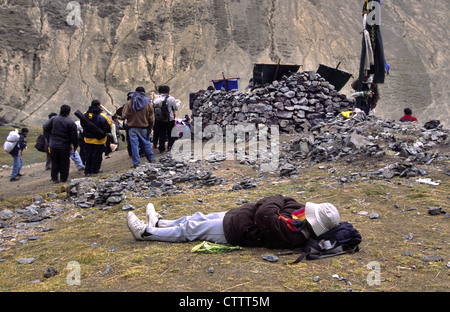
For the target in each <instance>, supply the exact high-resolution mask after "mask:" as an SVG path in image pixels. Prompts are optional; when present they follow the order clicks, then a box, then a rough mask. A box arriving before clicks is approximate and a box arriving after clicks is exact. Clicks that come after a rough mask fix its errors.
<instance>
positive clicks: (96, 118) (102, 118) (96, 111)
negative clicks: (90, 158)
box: [81, 106, 111, 145]
mask: <svg viewBox="0 0 450 312" xmlns="http://www.w3.org/2000/svg"><path fill="white" fill-rule="evenodd" d="M84 116H86V118H89V119H90V120H92V121H93V122H94V123H95V124H96V125H97V127H99V128H100V129H102V130H103V131H104V132H105V133H111V121H110V120H109V119H108V117H106V115H105V114H103V113H102V110H101V109H100V108H98V107H97V106H89V109H88V111H87V112H86V113H84ZM81 125H82V126H83V124H81ZM83 136H84V142H86V143H88V144H96V145H103V144H105V143H106V135H105V137H104V138H101V139H97V138H96V134H95V133H93V132H91V131H90V130H89V128H88V127H84V126H83Z"/></svg>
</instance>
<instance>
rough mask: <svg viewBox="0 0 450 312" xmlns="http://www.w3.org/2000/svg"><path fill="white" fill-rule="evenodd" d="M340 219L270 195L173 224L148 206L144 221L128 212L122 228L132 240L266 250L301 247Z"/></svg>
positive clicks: (326, 209)
mask: <svg viewBox="0 0 450 312" xmlns="http://www.w3.org/2000/svg"><path fill="white" fill-rule="evenodd" d="M339 223H340V215H339V212H338V210H337V208H336V207H335V206H334V205H332V204H330V203H321V204H315V203H310V202H307V203H306V204H305V205H303V204H300V203H298V202H297V201H296V200H294V199H293V198H290V197H286V196H283V195H272V196H268V197H265V198H262V199H260V200H258V201H257V202H256V203H247V204H245V205H243V206H241V207H238V208H234V209H231V210H229V211H228V212H215V213H210V214H206V215H205V214H203V213H201V212H196V213H195V214H193V215H192V216H184V217H181V218H179V219H177V220H164V219H163V218H162V217H161V215H160V214H158V213H157V212H156V210H155V208H154V205H153V204H152V203H149V204H148V205H147V207H146V217H145V221H142V220H140V219H139V218H138V217H137V216H136V214H135V213H134V212H131V211H130V212H128V214H127V225H128V228H129V230H130V231H131V233H132V234H133V236H134V238H135V239H136V240H141V241H162V242H172V243H179V242H190V241H195V240H201V241H210V242H214V243H219V244H230V245H238V246H242V247H244V246H247V247H266V248H272V249H282V248H289V249H293V248H301V247H304V246H305V245H306V244H307V242H308V238H309V237H310V236H314V237H317V236H320V235H321V234H323V233H325V232H327V231H329V230H330V229H332V228H334V227H336V226H338V225H339Z"/></svg>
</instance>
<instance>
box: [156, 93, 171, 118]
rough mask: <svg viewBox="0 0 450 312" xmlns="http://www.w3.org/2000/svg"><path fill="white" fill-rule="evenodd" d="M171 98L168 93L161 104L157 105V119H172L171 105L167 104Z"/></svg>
mask: <svg viewBox="0 0 450 312" xmlns="http://www.w3.org/2000/svg"><path fill="white" fill-rule="evenodd" d="M168 98H169V96H168V95H166V97H165V98H164V101H162V103H161V105H155V106H154V107H155V119H156V120H157V121H163V122H165V121H169V119H170V112H169V106H168V105H167V99H168Z"/></svg>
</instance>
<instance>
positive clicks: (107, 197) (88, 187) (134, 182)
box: [67, 153, 224, 209]
mask: <svg viewBox="0 0 450 312" xmlns="http://www.w3.org/2000/svg"><path fill="white" fill-rule="evenodd" d="M205 163H206V162H202V161H182V160H174V159H173V158H172V157H171V155H170V153H169V154H167V155H166V156H164V157H162V158H161V159H160V161H159V162H158V163H147V164H144V165H142V166H140V167H138V168H136V169H133V170H128V171H127V172H125V173H122V174H119V175H115V176H113V177H109V178H106V179H102V180H99V181H97V182H95V181H94V180H92V179H91V178H80V179H73V180H71V181H70V182H69V183H68V184H67V193H68V196H69V197H71V198H72V199H73V202H74V204H75V205H77V206H78V207H80V208H90V207H94V206H95V207H99V208H101V209H103V208H105V207H110V206H114V205H116V204H119V203H121V202H123V201H124V200H125V199H126V197H127V196H128V197H145V198H150V197H159V196H172V195H176V194H180V193H184V192H185V190H184V189H183V187H182V186H181V184H182V183H184V182H189V183H190V186H189V187H190V188H201V187H205V186H215V185H220V184H222V183H223V182H224V181H223V179H222V178H220V177H217V176H216V175H214V174H212V173H211V171H210V170H209V169H208V168H205Z"/></svg>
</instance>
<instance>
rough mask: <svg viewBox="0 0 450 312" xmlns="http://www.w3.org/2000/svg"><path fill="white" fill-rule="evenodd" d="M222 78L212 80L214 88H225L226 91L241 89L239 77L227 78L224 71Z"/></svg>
mask: <svg viewBox="0 0 450 312" xmlns="http://www.w3.org/2000/svg"><path fill="white" fill-rule="evenodd" d="M222 76H223V78H222V79H216V80H212V83H213V84H214V88H215V89H216V90H222V88H224V90H225V91H233V90H238V89H239V77H237V78H225V74H224V73H222Z"/></svg>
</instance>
